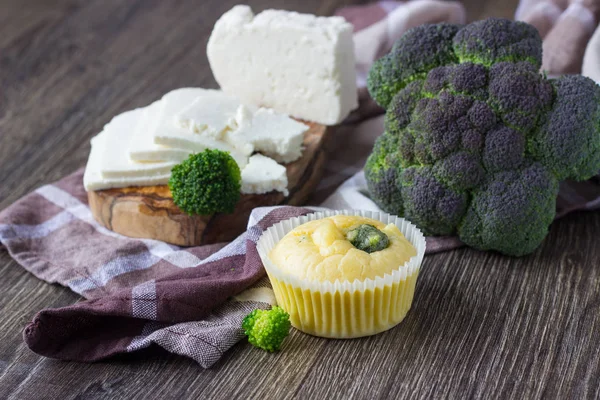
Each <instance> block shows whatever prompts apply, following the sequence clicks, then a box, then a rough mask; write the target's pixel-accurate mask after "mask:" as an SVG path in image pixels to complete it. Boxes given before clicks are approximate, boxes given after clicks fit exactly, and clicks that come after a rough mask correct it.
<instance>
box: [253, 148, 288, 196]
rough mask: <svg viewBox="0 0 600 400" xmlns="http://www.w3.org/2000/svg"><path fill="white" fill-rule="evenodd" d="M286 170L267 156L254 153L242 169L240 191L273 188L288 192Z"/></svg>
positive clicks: (259, 191)
mask: <svg viewBox="0 0 600 400" xmlns="http://www.w3.org/2000/svg"><path fill="white" fill-rule="evenodd" d="M287 186H288V180H287V172H286V169H285V167H284V166H283V165H280V164H277V162H276V161H275V160H273V159H271V158H269V157H265V156H263V155H261V154H255V155H253V156H252V157H250V161H249V162H248V165H246V167H245V168H244V169H242V193H256V194H263V193H269V192H272V191H273V190H276V191H278V192H282V193H283V194H284V195H285V196H287V195H288V194H289V192H288V189H287Z"/></svg>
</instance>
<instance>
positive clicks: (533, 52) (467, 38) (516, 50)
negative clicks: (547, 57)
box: [454, 18, 542, 68]
mask: <svg viewBox="0 0 600 400" xmlns="http://www.w3.org/2000/svg"><path fill="white" fill-rule="evenodd" d="M454 52H455V54H456V56H457V57H458V59H459V60H460V62H461V63H464V62H472V63H474V64H482V65H485V66H486V67H489V66H491V65H493V64H496V63H498V62H501V61H510V62H519V61H526V62H529V63H531V64H533V65H534V66H535V67H536V68H539V67H540V66H541V65H542V39H541V37H540V34H539V33H538V31H537V29H536V28H535V27H533V26H532V25H529V24H526V23H524V22H515V21H510V20H507V19H502V18H488V19H485V20H482V21H476V22H473V23H472V24H469V25H467V26H465V27H464V28H463V29H461V30H460V31H458V33H457V34H456V36H455V37H454Z"/></svg>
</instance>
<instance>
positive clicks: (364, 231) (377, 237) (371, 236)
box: [346, 224, 390, 253]
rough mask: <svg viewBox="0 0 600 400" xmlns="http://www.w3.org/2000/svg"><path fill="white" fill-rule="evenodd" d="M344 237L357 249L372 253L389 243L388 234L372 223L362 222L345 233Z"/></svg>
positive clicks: (384, 247)
mask: <svg viewBox="0 0 600 400" xmlns="http://www.w3.org/2000/svg"><path fill="white" fill-rule="evenodd" d="M346 239H348V241H349V242H350V243H352V246H354V247H356V248H357V249H358V250H362V251H366V252H367V253H374V252H376V251H380V250H383V249H386V248H387V247H388V246H389V245H390V239H389V238H388V236H387V235H386V234H385V233H383V232H381V231H380V230H379V229H377V228H375V227H374V226H373V225H368V224H362V225H360V226H358V227H357V228H354V229H352V230H350V231H348V233H347V234H346Z"/></svg>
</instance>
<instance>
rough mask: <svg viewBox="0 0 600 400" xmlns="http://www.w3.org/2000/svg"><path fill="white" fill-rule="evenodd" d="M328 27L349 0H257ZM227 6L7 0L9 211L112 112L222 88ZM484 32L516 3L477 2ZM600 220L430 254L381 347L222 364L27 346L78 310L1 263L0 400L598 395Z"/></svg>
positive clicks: (4, 191) (64, 296)
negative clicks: (182, 92) (173, 93)
mask: <svg viewBox="0 0 600 400" xmlns="http://www.w3.org/2000/svg"><path fill="white" fill-rule="evenodd" d="M248 3H249V4H251V5H252V6H253V8H255V9H256V10H262V9H265V8H272V7H275V8H287V9H292V10H297V11H303V12H312V13H317V14H320V15H329V14H331V13H333V11H334V10H335V9H336V8H337V7H339V6H341V5H343V4H348V3H353V1H342V0H322V1H321V0H293V1H292V0H290V1H274V0H271V1H269V0H255V1H252V0H250V1H249V2H248ZM233 4H235V2H234V1H230V0H221V1H219V0H200V1H197V0H178V1H170V0H12V1H9V0H0V209H2V208H4V207H6V206H8V205H9V204H11V203H12V202H13V201H14V200H16V199H18V198H19V197H21V196H22V195H24V194H26V193H27V192H29V191H31V190H32V189H34V188H36V187H38V186H40V185H42V184H44V183H48V182H51V181H54V180H57V179H59V178H61V177H63V176H64V175H66V174H68V173H70V172H72V171H74V170H75V169H77V168H79V167H81V166H83V165H84V164H85V162H86V159H87V155H88V152H89V139H90V137H91V136H93V135H94V134H95V133H96V132H98V131H99V130H100V129H101V127H102V126H103V124H104V123H106V122H107V121H108V120H109V119H110V117H111V116H113V115H115V114H117V113H119V112H122V111H124V110H126V109H131V108H134V107H138V106H143V105H146V104H148V103H150V101H152V100H153V99H155V98H158V97H159V96H160V95H161V94H163V93H165V92H167V91H168V90H170V89H173V88H177V87H181V86H203V87H216V83H215V81H214V80H213V78H212V75H211V73H210V69H209V67H208V63H207V59H206V55H205V45H206V42H207V39H208V35H209V33H210V31H211V28H212V25H213V23H214V21H215V20H216V18H217V17H218V16H219V15H221V14H222V13H223V12H224V11H226V10H228V9H229V8H230V7H231V6H232V5H233ZM465 5H466V6H467V8H468V10H469V18H470V19H471V20H474V19H479V18H483V17H487V16H492V15H493V16H503V17H511V16H512V14H513V12H514V8H515V5H516V0H505V1H496V0H489V1H484V0H470V1H465ZM598 238H600V213H583V212H581V213H576V214H573V215H570V216H568V217H566V218H564V219H563V220H560V221H558V222H556V223H554V224H553V225H552V227H551V232H550V235H549V236H548V238H547V239H546V241H545V242H544V244H543V246H542V247H541V248H540V249H539V250H538V251H536V252H535V253H534V254H533V255H531V256H528V257H524V258H509V257H503V256H500V255H498V254H493V253H483V252H478V251H474V250H470V249H461V250H457V251H452V252H448V253H444V254H438V255H434V256H428V257H426V258H425V262H424V264H423V268H422V274H421V276H420V278H419V283H418V286H417V292H416V297H415V301H414V305H413V308H412V310H411V311H410V313H409V314H408V316H407V318H406V319H405V321H404V322H403V323H402V324H400V325H399V326H398V327H396V328H394V329H392V330H390V331H388V332H386V333H383V334H380V335H377V336H374V337H370V338H364V339H357V340H348V341H343V340H339V341H336V340H325V339H320V338H315V337H310V336H307V335H304V334H301V333H299V332H297V331H294V332H292V334H291V336H290V338H288V340H287V342H286V344H285V347H284V350H283V351H282V352H280V353H278V354H267V353H265V352H262V351H260V350H257V349H254V348H252V347H251V346H250V345H248V344H247V343H245V342H242V343H239V344H238V345H236V346H235V347H234V348H233V349H232V350H231V351H229V352H228V353H227V354H226V355H225V356H224V357H223V359H222V360H221V361H220V362H219V363H218V364H217V365H216V366H215V367H213V368H212V369H209V370H203V369H201V368H200V367H198V366H197V365H196V364H195V363H194V362H193V361H191V360H189V359H185V358H182V357H178V356H174V355H170V354H168V353H166V352H161V351H159V350H156V349H151V350H147V351H144V352H142V353H137V354H134V355H128V356H123V357H119V358H116V359H113V360H110V361H106V362H99V363H95V364H82V363H74V362H62V361H56V360H51V359H46V358H42V357H40V356H38V355H36V354H34V353H32V352H31V351H30V350H29V349H28V348H27V347H26V346H25V345H24V343H23V342H22V339H21V331H22V329H23V327H24V326H25V324H26V323H27V322H28V321H30V320H31V318H32V317H33V315H34V314H35V312H36V311H38V310H40V309H42V308H46V307H61V306H65V305H68V304H72V303H74V302H76V301H77V300H78V299H79V297H78V296H77V295H75V294H73V293H71V292H70V291H69V290H68V289H66V288H63V287H59V286H57V285H50V284H46V283H44V282H42V281H40V280H38V279H36V278H35V277H34V276H32V275H31V274H29V273H27V272H25V271H24V270H23V269H22V268H21V267H20V266H18V265H17V264H16V262H14V261H13V260H12V259H11V258H10V257H9V256H8V254H7V253H6V251H4V250H0V399H4V398H8V399H120V398H133V399H152V398H157V399H183V398H224V399H230V398H263V399H270V398H281V399H284V398H285V399H287V398H301V399H334V398H365V399H370V398H381V399H387V398H409V399H412V398H422V399H431V398H457V399H465V398H486V399H487V398H518V399H520V398H544V399H546V398H563V399H579V398H598V397H600V265H599V264H600V246H599V239H598Z"/></svg>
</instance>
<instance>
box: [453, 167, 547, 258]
mask: <svg viewBox="0 0 600 400" xmlns="http://www.w3.org/2000/svg"><path fill="white" fill-rule="evenodd" d="M557 195H558V180H557V179H556V177H555V176H554V175H552V174H551V173H550V172H549V171H548V170H547V169H546V168H544V167H543V166H542V165H540V164H533V165H531V166H529V167H526V168H523V169H517V170H512V171H503V172H499V173H498V174H495V175H492V176H490V178H489V179H488V182H486V184H485V185H483V186H482V187H481V188H479V189H477V190H475V191H474V192H473V200H472V201H471V204H470V205H469V209H468V211H467V213H466V215H465V218H464V219H463V222H462V224H461V225H460V226H459V228H458V234H459V236H460V238H461V239H462V241H463V242H465V243H466V244H467V245H469V246H472V247H475V248H478V249H481V250H497V251H500V252H502V253H505V254H510V255H514V256H521V255H525V254H529V253H531V252H532V251H534V250H535V249H536V248H537V247H538V246H539V245H540V243H541V242H542V241H543V240H544V238H545V237H546V234H547V233H548V226H550V224H551V223H552V220H553V219H554V215H555V207H556V196H557Z"/></svg>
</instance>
